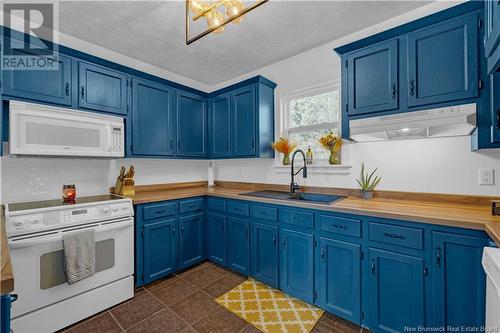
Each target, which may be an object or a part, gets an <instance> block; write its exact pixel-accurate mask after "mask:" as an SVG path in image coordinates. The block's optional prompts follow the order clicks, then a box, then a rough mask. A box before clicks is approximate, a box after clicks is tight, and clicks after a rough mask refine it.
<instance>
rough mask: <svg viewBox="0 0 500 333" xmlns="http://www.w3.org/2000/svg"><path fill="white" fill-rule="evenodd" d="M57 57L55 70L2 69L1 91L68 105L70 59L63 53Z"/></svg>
mask: <svg viewBox="0 0 500 333" xmlns="http://www.w3.org/2000/svg"><path fill="white" fill-rule="evenodd" d="M27 55H28V54H27ZM57 57H58V68H57V69H56V70H3V71H2V73H3V84H4V87H3V93H4V94H5V95H9V96H13V97H20V98H26V99H30V100H34V101H40V102H47V103H53V104H60V105H67V106H70V105H71V96H72V90H71V73H72V70H71V67H72V60H71V58H69V57H66V56H63V55H58V56H57Z"/></svg>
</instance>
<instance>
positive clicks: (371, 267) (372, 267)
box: [370, 260, 375, 275]
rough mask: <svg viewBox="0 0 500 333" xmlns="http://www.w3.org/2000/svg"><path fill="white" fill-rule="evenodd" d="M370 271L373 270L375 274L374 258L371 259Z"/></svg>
mask: <svg viewBox="0 0 500 333" xmlns="http://www.w3.org/2000/svg"><path fill="white" fill-rule="evenodd" d="M370 272H372V274H374V275H375V260H372V261H371V264H370Z"/></svg>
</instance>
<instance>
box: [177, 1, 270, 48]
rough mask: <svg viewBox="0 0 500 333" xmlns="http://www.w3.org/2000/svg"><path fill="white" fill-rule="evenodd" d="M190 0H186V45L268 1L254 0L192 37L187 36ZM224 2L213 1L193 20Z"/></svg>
mask: <svg viewBox="0 0 500 333" xmlns="http://www.w3.org/2000/svg"><path fill="white" fill-rule="evenodd" d="M190 1H191V0H186V45H189V44H191V43H194V42H196V41H197V40H198V39H201V38H203V37H205V36H206V35H208V34H211V33H212V32H214V31H215V30H217V29H219V28H220V27H223V26H225V25H226V24H228V23H231V22H232V21H234V20H236V19H237V18H239V17H241V16H243V15H245V14H246V13H248V12H249V11H251V10H254V9H255V8H257V7H259V6H261V5H263V4H265V3H266V2H268V1H269V0H256V1H255V2H254V3H253V4H252V5H251V6H249V7H246V8H245V9H243V10H242V11H241V12H239V13H238V14H236V15H233V16H230V17H228V18H227V19H225V20H224V21H222V22H221V23H220V24H218V25H216V26H214V27H212V28H209V29H207V30H205V31H203V32H201V33H200V34H198V35H196V36H194V37H192V38H189V32H190V29H189V28H190V27H189V21H190V19H189V3H190ZM223 2H224V0H217V1H216V2H215V3H213V4H212V5H210V7H208V8H207V9H205V10H204V11H203V12H201V13H199V14H198V15H196V16H194V17H193V21H196V20H198V19H199V18H201V17H203V16H205V15H206V14H208V12H210V11H211V10H215V9H216V8H217V7H219V6H220V5H221V4H222V3H223Z"/></svg>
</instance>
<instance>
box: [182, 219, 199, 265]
mask: <svg viewBox="0 0 500 333" xmlns="http://www.w3.org/2000/svg"><path fill="white" fill-rule="evenodd" d="M204 220H205V214H204V213H198V214H194V215H189V216H184V217H181V218H180V219H179V229H180V230H179V232H180V236H179V269H184V268H187V267H189V266H192V265H194V264H196V263H199V262H200V261H202V260H203V258H204V257H203V252H204V251H203V250H204V247H203V244H204V242H203V239H204V235H203V232H204Z"/></svg>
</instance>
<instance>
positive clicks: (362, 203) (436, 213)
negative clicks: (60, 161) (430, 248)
mask: <svg viewBox="0 0 500 333" xmlns="http://www.w3.org/2000/svg"><path fill="white" fill-rule="evenodd" d="M254 190H255V188H254V187H247V188H233V187H223V186H216V187H213V188H207V187H206V186H204V185H201V183H200V185H196V186H188V187H185V188H182V187H180V188H176V187H174V188H171V189H170V188H168V187H166V188H165V187H161V186H159V185H153V186H152V188H151V189H150V190H148V188H147V186H144V188H143V189H142V190H141V191H139V192H137V194H136V196H135V197H133V198H132V199H133V200H134V204H143V203H148V202H155V201H164V200H173V199H182V198H188V197H193V196H198V195H209V196H217V197H223V198H228V199H240V200H248V201H255V202H263V203H270V204H279V205H288V206H293V207H301V208H313V209H320V210H326V211H332V212H342V213H351V214H359V215H366V216H375V217H382V218H393V219H400V220H406V221H411V222H421V223H431V224H439V225H445V226H451V227H459V228H467V229H476V230H484V231H486V232H487V233H488V235H489V236H490V237H491V238H492V239H493V240H494V241H495V242H496V243H497V245H498V246H500V216H492V215H491V208H490V207H489V206H488V205H484V204H482V205H479V204H461V203H452V202H446V203H444V202H431V201H418V200H398V199H386V198H374V199H372V200H364V199H360V198H355V197H347V198H345V199H342V200H339V201H337V202H335V203H333V204H331V205H321V204H313V203H307V202H296V201H284V200H276V199H268V198H257V197H250V196H244V195H242V193H245V192H250V191H254Z"/></svg>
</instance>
